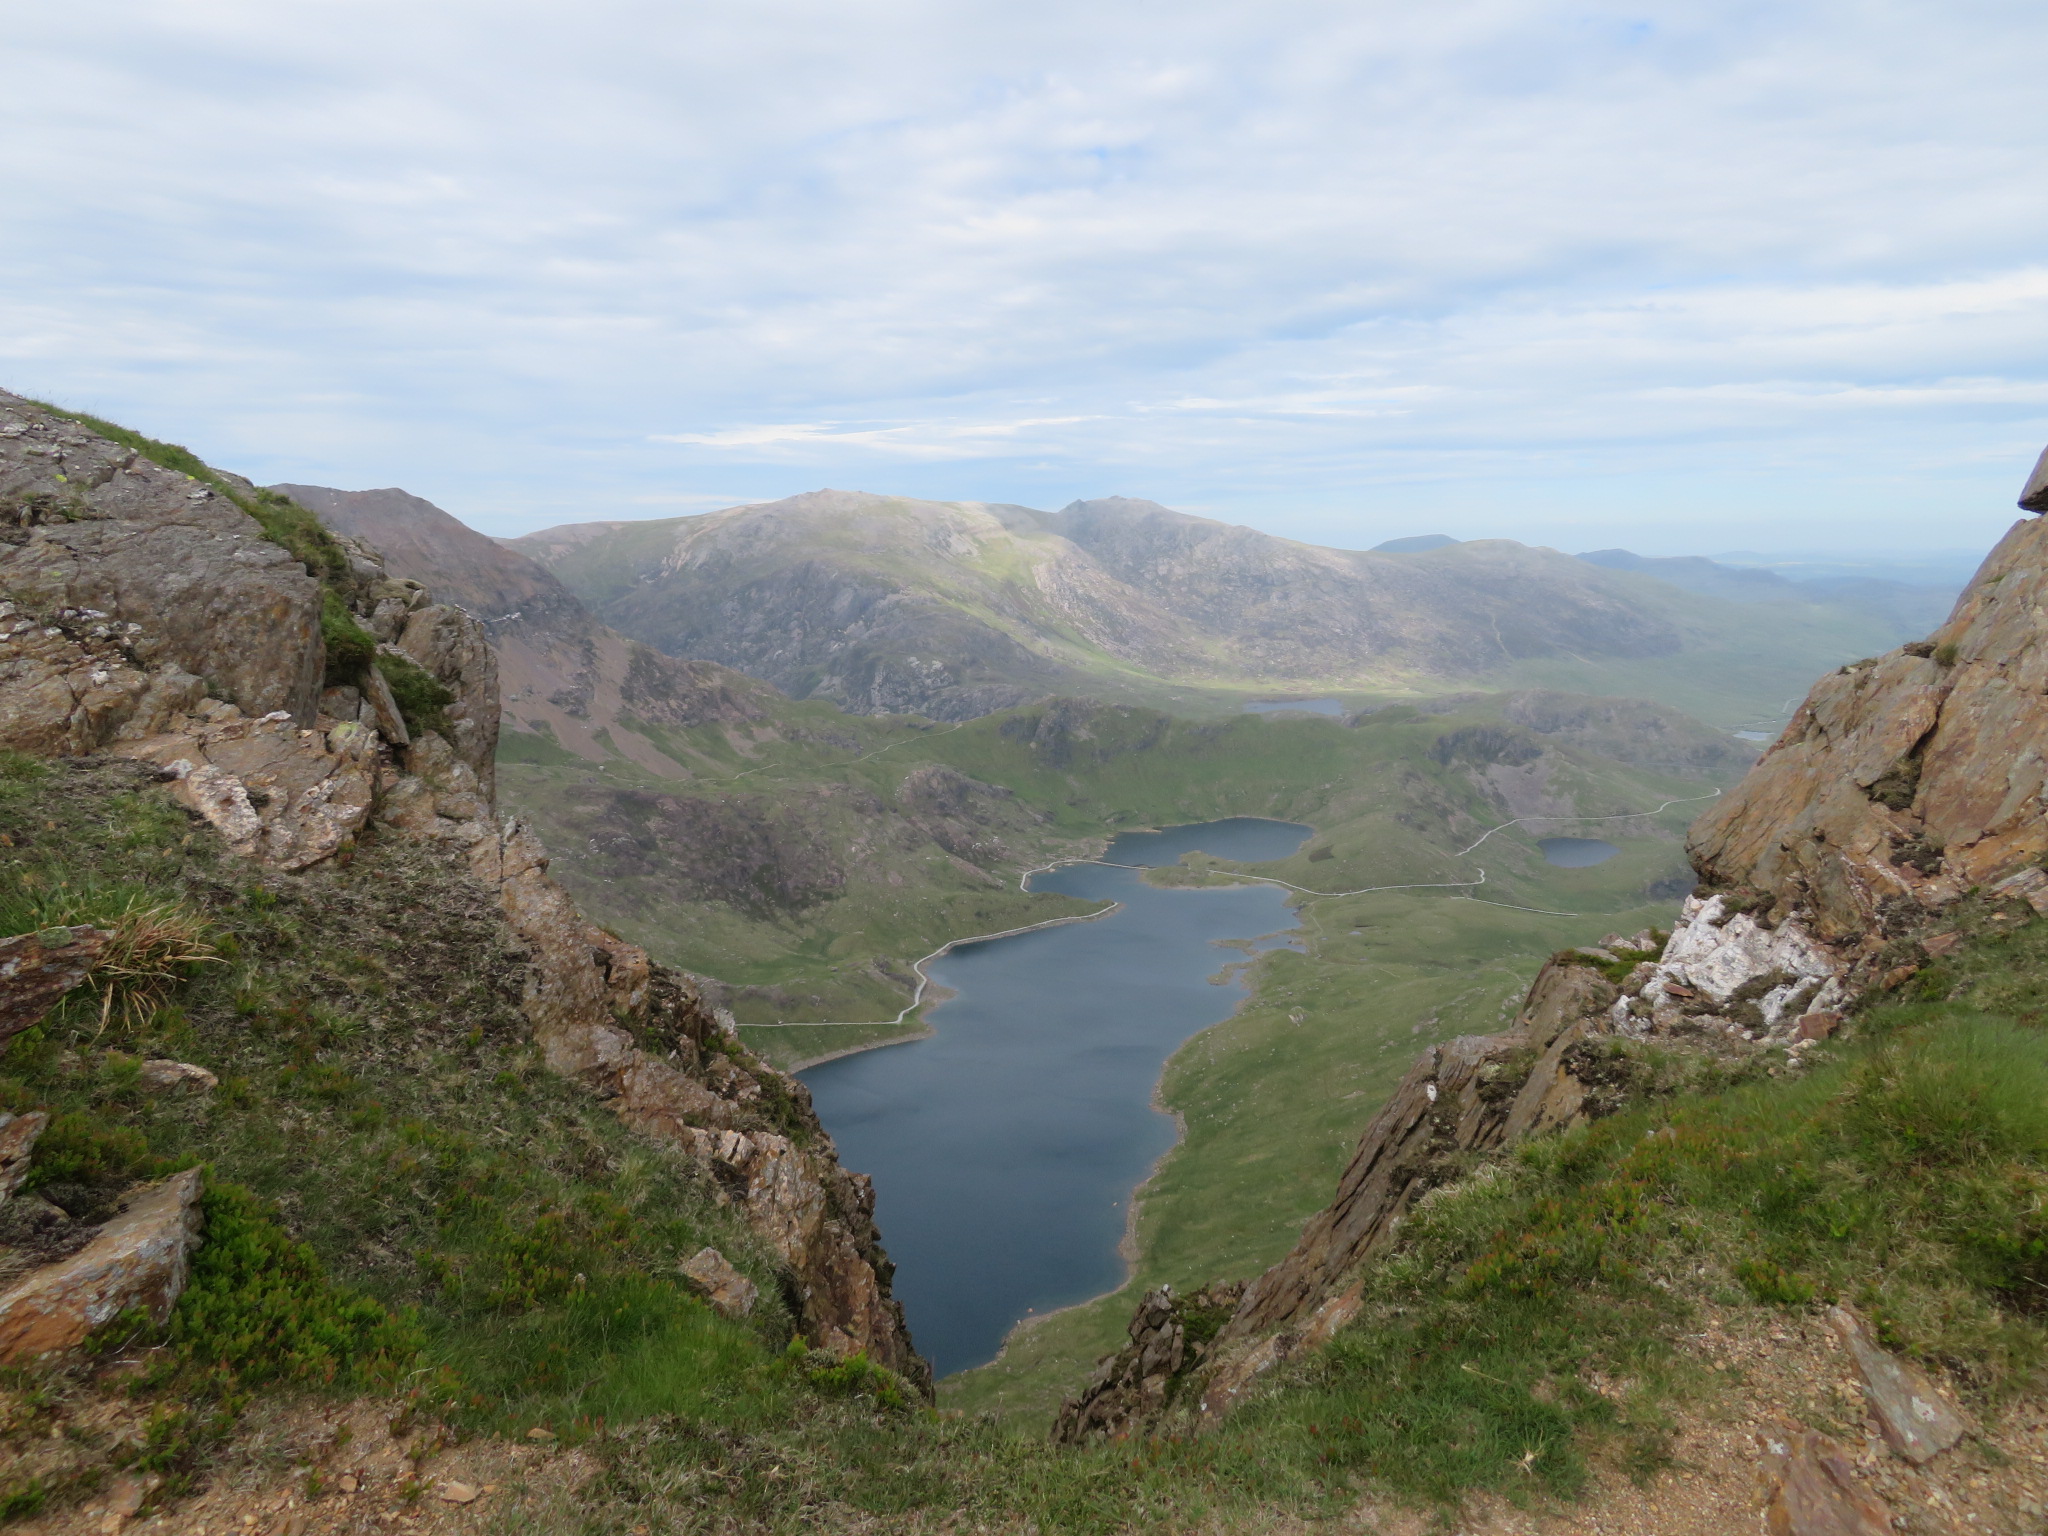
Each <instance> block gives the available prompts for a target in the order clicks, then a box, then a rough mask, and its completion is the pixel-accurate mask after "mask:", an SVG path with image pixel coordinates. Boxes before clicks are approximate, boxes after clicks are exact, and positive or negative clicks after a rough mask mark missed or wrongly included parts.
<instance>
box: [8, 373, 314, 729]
mask: <svg viewBox="0 0 2048 1536" xmlns="http://www.w3.org/2000/svg"><path fill="white" fill-rule="evenodd" d="M0 597H4V598H5V599H6V605H5V611H4V613H0V694H4V695H5V703H4V705H0V746H11V747H14V748H15V749H16V750H19V751H25V752H38V753H50V752H72V753H79V752H90V751H92V750H94V749H95V748H96V747H98V746H99V745H101V744H103V743H104V742H106V741H107V740H109V739H111V738H112V737H113V736H114V735H116V734H119V733H121V732H123V731H124V730H128V729H131V728H132V729H134V730H137V731H140V732H147V731H149V730H152V729H158V728H160V727H161V725H162V724H163V722H164V720H165V719H166V718H167V717H168V715H169V714H170V713H171V712H173V711H175V710H176V709H179V708H183V707H187V706H189V704H190V703H191V702H192V701H193V700H195V699H196V698H197V697H198V696H199V693H200V692H202V691H210V692H212V693H213V695H214V696H215V697H216V698H220V699H223V700H226V701H228V702H230V703H233V704H235V705H236V706H238V707H239V708H240V709H241V710H242V711H243V712H244V713H246V714H251V715H262V714H268V713H270V712H271V711H273V710H280V709H281V710H284V711H285V712H286V713H288V714H289V715H291V716H292V718H294V719H296V720H298V721H299V722H300V723H301V724H311V723H312V718H313V710H314V705H315V701H316V700H317V698H318V695H319V691H320V668H321V647H320V588H319V584H318V583H317V582H315V581H314V579H313V578H312V577H311V576H309V575H307V574H306V571H305V568H304V567H303V566H301V565H300V564H299V563H298V562H297V561H296V560H294V559H292V557H291V556H290V555H288V554H286V553H285V551H284V550H282V549H280V548H278V547H277V546H276V545H274V544H272V543H270V542H269V541H267V540H266V539H265V538H264V537H263V533H262V530H261V529H260V528H259V527H258V526H257V524H256V522H255V520H254V519H253V518H251V517H250V516H249V515H248V514H247V513H245V512H243V511H242V510H241V509H240V508H239V507H236V506H234V505H233V504H231V503H230V502H227V501H225V500H223V499H222V498H221V497H219V496H217V495H216V494H215V493H214V492H213V491H212V490H211V489H210V488H208V487H206V486H203V485H198V484H197V483H196V482H194V481H191V480H188V479H186V478H185V477H184V476H183V475H180V474H177V473H175V472H174V471H171V470H168V469H163V468H160V467H159V466H157V465H155V464H153V463H151V462H150V461H149V460H147V459H143V458H139V457H138V456H137V455H135V454H133V453H131V452H129V451H128V450H127V449H125V448H122V447H120V446H119V445H117V444H115V443H111V442H109V441H107V440H106V439H105V438H102V437H99V436H98V435H96V434H94V433H91V432H88V431H87V430H86V429H85V428H83V427H80V426H77V425H76V424H74V423H72V422H69V421H66V420H64V419H63V418H61V417H58V416H53V415H51V414H50V413H49V412H47V411H43V410H39V409H37V408H36V407H35V406H33V405H31V404H29V403H28V402H27V401H25V400H23V399H21V398H20V397H19V396H17V395H10V394H7V393H5V392H4V391H0Z"/></svg>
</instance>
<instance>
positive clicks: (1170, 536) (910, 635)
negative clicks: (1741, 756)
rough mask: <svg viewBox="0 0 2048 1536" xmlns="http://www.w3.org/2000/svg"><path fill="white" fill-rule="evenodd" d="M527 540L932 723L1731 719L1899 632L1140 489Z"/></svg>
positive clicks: (696, 628)
mask: <svg viewBox="0 0 2048 1536" xmlns="http://www.w3.org/2000/svg"><path fill="white" fill-rule="evenodd" d="M508 542H509V544H510V547H511V548H514V549H517V550H520V551H522V552H524V553H527V554H530V555H532V556H533V558H534V559H535V560H536V561H538V562H539V563H541V564H543V565H545V566H547V567H548V568H549V569H550V570H552V571H553V572H554V573H555V574H556V575H557V576H559V577H560V578H561V580H562V582H563V583H564V584H565V585H566V586H567V587H568V588H569V589H570V590H571V591H573V592H575V593H576V594H577V595H578V596H579V597H581V598H582V599H583V600H584V602H585V603H587V604H588V605H589V606H590V608H591V609H592V611H593V612H594V613H595V614H596V615H597V616H598V617H599V618H600V619H601V620H602V621H603V622H605V623H607V624H610V625H611V626H613V627H614V628H616V629H618V630H619V631H621V632H622V633H624V634H628V635H631V636H633V637H634V638H636V639H639V640H642V641H644V642H646V643H647V644H649V645H651V646H654V647H656V648H657V649H659V650H661V651H664V652H666V653H668V654H670V655H672V656H695V657H703V658H707V659H709V660H712V661H716V662H719V663H722V664H723V665H725V666H729V667H732V668H735V669H737V670H739V671H742V672H745V673H747V674H749V675H750V676H753V677H758V678H762V679H764V680H766V681H768V682H771V683H773V684H775V685H776V686H777V687H778V688H780V689H782V690H783V691H784V692H786V693H788V694H790V695H792V696H794V697H797V698H809V697H820V698H826V699H830V700H832V701H834V702H836V703H838V704H840V705H841V706H842V707H844V708H846V709H849V710H853V711H857V712H861V713H889V712H916V713H922V714H925V715H928V716H931V717H933V718H938V719H955V720H957V719H968V718H972V717H973V716H976V715H980V714H984V713H987V712H989V711H990V710H994V709H1000V708H1005V707H1008V706H1011V705H1014V704H1019V703H1023V702H1025V701H1028V700H1030V699H1034V698H1038V697H1042V696H1044V695H1046V694H1050V693H1069V694H1092V695H1095V696H1098V697H1108V698H1123V699H1132V700H1137V701H1142V702H1149V703H1154V704H1162V705H1166V706H1167V707H1177V708H1183V709H1186V708H1190V707H1195V708H1200V707H1207V708H1211V709H1213V708H1217V707H1228V706H1229V703H1230V701H1231V699H1233V698H1241V697H1244V696H1246V695H1248V694H1251V693H1254V692H1269V693H1270V692H1291V693H1339V694H1351V695H1355V696H1360V697H1379V698H1385V697H1390V696H1403V695H1413V694H1436V693H1442V692H1444V691H1446V689H1448V688H1457V687H1484V688H1503V687H1530V686H1535V687H1551V688H1563V689H1570V690H1574V691H1578V692H1589V693H1606V694H1632V695H1637V696H1642V697H1649V698H1657V699H1663V700H1666V701H1668V702H1671V703H1675V704H1678V705H1679V706H1680V707H1682V708H1687V709H1690V710H1692V711H1693V712H1695V713H1698V714H1700V715H1702V716H1703V717H1705V718H1708V719H1711V720H1715V721H1716V722H1717V723H1720V724H1723V725H1735V724H1740V723H1745V722H1747V721H1750V720H1753V719H1758V718H1765V717H1768V716H1770V715H1771V714H1772V713H1773V712H1774V711H1775V710H1776V709H1777V707H1778V705H1779V703H1780V702H1781V701H1782V700H1783V699H1784V698H1785V697H1787V696H1789V695H1793V694H1796V693H1797V692H1798V691H1799V690H1800V689H1801V688H1803V687H1804V685H1805V684H1806V682H1807V681H1808V680H1810V678H1811V677H1812V675H1813V674H1814V673H1815V672H1816V671H1819V670H1824V669H1826V668H1827V667H1829V666H1833V665H1838V664H1839V663H1841V662H1843V661H1845V660H1849V659H1853V658H1854V657H1857V656H1860V655H1864V654H1868V653H1869V652H1872V651H1877V650H1883V649H1885V648H1887V647H1889V646H1891V645H1893V644H1896V643H1897V641H1898V640H1899V638H1901V632H1900V630H1899V627H1898V624H1897V622H1896V621H1894V620H1888V619H1887V618H1885V617H1884V616H1882V615H1879V614H1875V613H1873V612H1870V611H1868V610H1867V609H1866V608H1863V607H1859V606H1857V605H1854V604H1848V603H1844V602H1841V601H1838V600H1836V599H1834V598H1831V597H1828V596H1825V595H1816V596H1815V597H1814V598H1807V597H1802V596H1800V595H1798V593H1796V592H1795V593H1794V595H1793V596H1791V597H1790V598H1789V599H1787V600H1786V601H1783V602H1773V603H1771V604H1769V605H1766V606H1759V605H1757V604H1755V603H1751V602H1737V601H1732V600H1730V599H1729V598H1728V597H1727V596H1725V595H1710V594H1706V593H1702V592H1693V591H1687V590H1685V588H1684V587H1683V586H1679V585H1674V584H1673V583H1671V582H1670V581H1668V580H1665V579H1663V578H1662V577H1661V576H1659V575H1658V574H1655V573H1646V572H1641V571H1625V570H1614V569H1610V568H1607V567H1605V566H1602V565H1600V564H1596V563H1589V562H1588V561H1585V560H1580V559H1577V558H1574V557H1572V556H1570V555H1566V554H1562V553H1559V552H1558V551H1556V550H1550V549H1539V548H1531V547H1529V546H1526V545H1522V544H1517V543H1514V542H1512V541H1509V540H1501V539H1492V540H1475V541H1470V542H1465V543H1458V542H1455V541H1449V540H1444V541H1443V542H1441V543H1439V542H1438V540H1436V539H1434V538H1425V539H1418V540H1401V541H1396V542H1397V543H1399V544H1402V545H1404V546H1406V548H1405V550H1403V551H1386V550H1376V551H1355V550H1338V549H1326V548H1322V547H1319V546H1316V545H1311V544H1302V543H1297V542H1295V541H1293V540H1290V539H1281V538H1275V537H1273V536H1272V535H1270V534H1264V533H1260V532H1257V531H1255V530H1253V529H1250V528H1241V527H1235V526H1233V525H1231V524H1227V523H1220V522H1214V521H1211V520H1209V519H1207V518H1199V517H1190V516H1188V515H1186V514H1184V513H1180V512H1175V511H1172V510H1170V509H1168V508H1166V507H1162V506H1159V505H1157V504H1155V503H1152V502H1147V501H1134V500H1127V499H1124V498H1109V499H1105V500H1099V501H1077V502H1074V503H1072V504H1071V505H1069V506H1068V507H1066V508H1064V509H1063V510H1061V511H1059V512H1039V511H1034V510H1032V509H1030V508H1026V507H1017V506H1007V505H994V504H987V503H981V502H931V501H913V500H907V499H903V498H896V497H887V496H875V495H868V494H865V493H861V492H853V491H816V492H811V493H808V494H805V495H801V496H792V497H789V498H787V499H786V500H783V501H776V502H768V503H764V504H760V505H755V506H746V507H735V508H731V509H729V510H726V511H722V512H713V513H708V514H704V515H701V516H695V517H681V518H669V519H663V520H660V521H650V522H636V523H607V524H582V525H571V526H568V527H563V528H555V529H549V530H546V531H545V532H542V533H536V534H530V535H528V536H526V537H525V538H522V539H516V540H511V541H508ZM1419 545H1421V546H1428V547H1417V546H1419ZM1766 579H1767V580H1776V579H1777V578H1770V577H1768V575H1766ZM1784 585H1787V586H1790V585H1792V584H1791V583H1784ZM1913 632H1914V633H1918V631H1917V630H1916V631H1913Z"/></svg>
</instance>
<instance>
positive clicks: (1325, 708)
mask: <svg viewBox="0 0 2048 1536" xmlns="http://www.w3.org/2000/svg"><path fill="white" fill-rule="evenodd" d="M1244 708H1245V713H1246V714H1251V715H1284V714H1288V713H1295V714H1304V715H1348V714H1350V713H1351V706H1350V705H1349V704H1346V703H1345V702H1344V701H1343V700H1342V699H1257V700H1254V701H1253V702H1252V703H1250V704H1247V705H1245V707H1244Z"/></svg>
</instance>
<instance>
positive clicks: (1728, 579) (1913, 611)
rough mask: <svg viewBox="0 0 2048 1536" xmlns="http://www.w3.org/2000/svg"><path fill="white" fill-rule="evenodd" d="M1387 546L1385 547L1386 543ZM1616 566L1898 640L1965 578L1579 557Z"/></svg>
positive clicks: (1914, 635) (1941, 612) (1920, 627)
mask: <svg viewBox="0 0 2048 1536" xmlns="http://www.w3.org/2000/svg"><path fill="white" fill-rule="evenodd" d="M1384 547H1385V546H1382V548H1384ZM1579 558H1580V559H1581V560H1585V561H1588V562H1590V563H1591V564H1594V565H1600V566H1605V567H1607V568H1608V569H1609V570H1614V571H1640V572H1641V573H1642V574H1643V575H1645V576H1654V577H1656V578H1657V579H1658V580H1659V581H1668V582H1670V583H1671V585H1673V586H1674V587H1683V588H1684V589H1685V590H1686V591H1688V592H1698V593H1701V594H1702V595H1704V596H1707V597H1724V598H1727V599H1729V600H1731V601H1733V602H1738V603H1827V604H1832V605H1834V606H1836V607H1840V608H1844V609H1847V610H1850V611H1853V612H1861V613H1866V614H1868V615H1869V616H1870V617H1872V618H1873V619H1876V620H1877V621H1878V622H1880V623H1883V624H1887V625H1890V626H1891V627H1892V628H1893V629H1894V630H1896V632H1897V633H1896V639H1898V640H1911V639H1918V638H1919V637H1920V636H1921V635H1924V634H1926V633H1927V632H1928V631H1929V630H1931V629H1933V628H1934V626H1935V625H1937V624H1939V623H1940V622H1941V621H1942V620H1943V619H1945V618H1947V617H1948V611H1949V609H1950V608H1951V607H1952V606H1953V605H1954V603H1955V600H1956V594H1957V593H1958V592H1960V591H1961V590H1962V582H1961V581H1960V580H1956V581H1951V582H1941V581H1932V582H1903V581H1892V580H1889V579H1887V578H1884V577H1873V576H1858V575H1836V574H1828V575H1799V576H1791V577H1788V576H1785V575H1782V574H1780V573H1779V572H1777V571H1772V570H1765V569H1763V568H1761V567H1758V566H1751V565H1730V564H1727V563H1724V562H1722V561H1718V560H1709V559H1706V558H1705V557H1704V556H1700V555H1678V556H1649V555H1638V554H1633V553H1631V552H1630V551H1628V550H1626V549H1596V550H1593V551H1592V552H1590V553H1588V554H1582V555H1580V556H1579Z"/></svg>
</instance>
